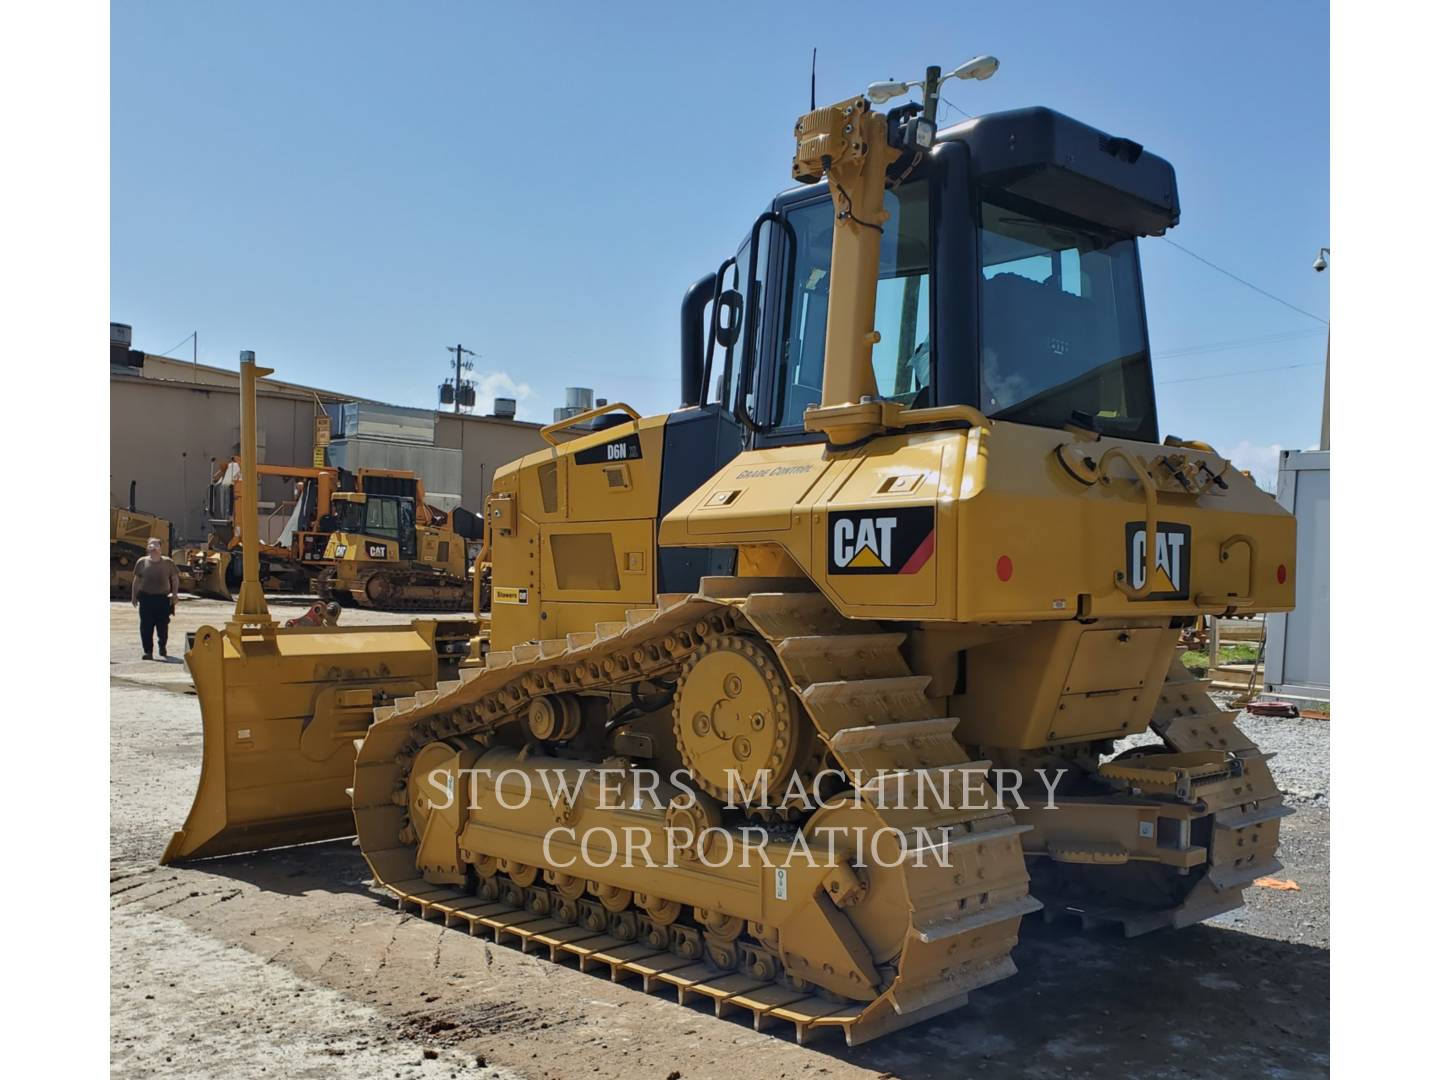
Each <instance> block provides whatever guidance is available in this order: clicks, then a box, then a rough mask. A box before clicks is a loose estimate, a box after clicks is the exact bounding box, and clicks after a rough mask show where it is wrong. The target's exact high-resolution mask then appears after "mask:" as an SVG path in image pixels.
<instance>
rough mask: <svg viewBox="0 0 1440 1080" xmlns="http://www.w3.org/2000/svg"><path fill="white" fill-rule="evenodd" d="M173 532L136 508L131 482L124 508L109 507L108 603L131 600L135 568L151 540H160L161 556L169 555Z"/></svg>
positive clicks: (156, 517)
mask: <svg viewBox="0 0 1440 1080" xmlns="http://www.w3.org/2000/svg"><path fill="white" fill-rule="evenodd" d="M174 532H175V528H174V526H173V525H171V524H170V522H169V521H168V520H166V519H165V518H162V517H160V516H159V515H157V514H150V513H146V512H145V511H144V510H137V509H136V508H135V482H134V481H133V480H132V481H131V482H130V498H129V500H128V502H127V504H126V505H125V506H123V507H120V506H112V507H110V599H112V600H121V599H124V600H128V599H129V598H130V585H131V582H132V581H134V579H135V564H136V563H137V562H139V561H140V559H141V558H142V557H144V555H145V548H146V545H147V544H149V543H150V539H151V537H154V538H155V539H157V540H159V541H160V542H161V544H162V545H163V551H164V553H165V554H166V555H169V554H170V545H171V541H172V539H173V536H174ZM182 584H183V583H182Z"/></svg>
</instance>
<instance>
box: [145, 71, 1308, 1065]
mask: <svg viewBox="0 0 1440 1080" xmlns="http://www.w3.org/2000/svg"><path fill="white" fill-rule="evenodd" d="M994 68H995V61H993V59H990V58H986V57H981V58H977V59H976V60H974V61H971V62H969V63H968V64H966V65H963V66H962V67H960V68H958V69H955V70H954V71H952V72H950V73H948V74H945V73H942V71H941V69H940V68H931V69H929V70H928V71H927V72H926V74H925V77H924V78H923V79H921V80H918V81H917V82H916V83H914V84H910V83H881V84H875V85H873V86H871V88H870V89H869V91H868V93H867V94H866V95H859V96H856V97H853V98H848V99H846V100H844V101H840V102H838V103H836V104H834V105H831V106H826V107H822V108H815V109H812V111H810V112H809V113H807V114H806V115H804V116H802V117H800V119H799V120H798V121H797V122H796V124H795V137H796V153H795V159H794V163H793V175H794V177H795V179H797V180H798V181H800V186H798V187H795V188H792V189H791V190H789V191H786V192H784V193H783V194H781V195H779V196H777V197H776V198H775V199H774V200H773V201H772V202H771V204H770V206H769V207H768V208H767V209H766V210H765V212H764V213H763V214H761V215H760V217H759V218H758V219H757V220H756V222H755V224H754V226H753V227H752V228H751V230H750V231H749V234H748V237H747V239H746V240H745V242H744V244H742V246H741V247H740V249H739V251H738V252H737V253H736V254H735V255H734V256H733V257H731V258H727V259H725V260H724V262H723V263H722V264H721V265H720V267H719V268H718V269H717V271H716V272H715V273H714V274H711V275H707V276H706V277H704V278H702V279H701V280H700V281H699V282H697V283H696V284H695V285H694V286H693V287H692V288H691V290H690V292H689V293H688V294H687V296H686V299H685V302H684V304H683V305H682V326H683V329H684V336H683V347H682V354H681V357H682V372H681V373H682V394H683V399H684V400H683V402H682V407H681V408H679V409H678V410H677V411H675V412H672V413H670V414H668V415H662V416H655V417H641V416H639V415H638V414H636V413H635V412H634V411H633V410H631V409H629V408H628V407H625V406H613V407H607V409H606V410H604V412H603V415H602V416H597V417H595V418H593V419H597V420H600V421H601V423H600V424H599V425H598V430H594V431H592V432H590V433H588V434H585V435H582V436H580V437H578V438H574V439H572V440H570V441H567V442H564V443H557V444H556V445H553V446H552V447H551V448H549V449H546V450H543V451H541V452H538V453H534V454H531V455H529V456H527V457H525V458H522V459H521V460H519V461H517V462H514V463H512V464H510V465H508V466H506V467H505V468H503V469H501V470H499V471H498V472H497V474H496V477H495V480H494V485H493V491H492V494H491V495H490V497H489V499H488V501H487V503H486V526H487V532H488V535H489V548H490V569H491V575H492V581H491V600H492V604H491V610H490V612H489V615H488V618H482V619H481V620H480V623H479V626H480V630H479V632H478V633H477V635H476V636H475V638H474V639H473V640H472V641H471V643H470V651H469V655H468V657H467V658H466V660H465V661H464V663H463V664H462V665H461V666H460V669H459V672H458V676H459V677H458V678H454V679H447V678H443V677H442V676H441V675H440V674H439V669H438V665H437V662H436V659H435V651H434V649H433V647H432V643H431V641H432V635H433V624H431V623H427V622H422V621H417V622H416V623H414V624H412V625H410V626H406V627H393V628H371V627H365V628H303V629H294V630H287V629H283V628H277V627H276V626H275V624H274V622H273V621H272V620H271V619H270V618H269V615H268V613H267V612H266V610H265V607H264V600H263V596H261V595H260V594H259V592H258V588H255V587H252V582H253V579H254V574H253V572H252V567H253V562H247V565H246V584H245V586H244V589H243V590H242V593H241V596H240V599H239V601H238V602H237V605H236V613H235V616H234V619H233V620H232V621H231V622H230V623H229V624H228V625H227V626H226V627H224V628H205V629H202V630H201V631H200V633H199V635H198V637H197V639H196V643H195V648H194V649H193V650H192V651H191V652H190V653H189V654H188V656H187V662H188V663H189V664H190V668H191V671H192V673H193V675H194V679H195V684H196V688H197V691H198V693H199V696H200V701H201V708H202V718H203V725H204V766H203V770H202V776H201V784H200V790H199V792H198V793H197V796H196V801H195V805H194V808H193V809H192V811H191V813H190V817H189V819H188V820H187V821H186V823H185V826H184V828H183V829H182V830H181V831H179V832H177V833H176V834H175V836H174V838H173V840H172V841H171V843H170V846H169V848H168V849H167V851H166V853H165V856H164V858H165V860H166V861H171V860H175V859H183V858H193V857H200V856H207V855H217V854H223V853H226V852H231V851H241V850H247V849H253V848H259V847H264V846H267V845H271V844H282V843H299V842H302V841H307V840H315V839H321V838H325V837H329V836H338V835H342V834H346V833H349V832H351V831H353V832H355V833H356V834H357V835H358V840H359V845H360V848H361V851H362V852H363V854H364V856H365V858H366V859H367V861H368V863H369V866H370V868H371V871H372V872H373V875H374V879H375V882H376V883H377V885H378V886H380V887H382V888H383V889H385V890H387V891H388V892H389V893H391V894H393V895H394V896H395V897H397V898H398V899H399V901H400V904H401V906H402V907H405V908H411V909H413V910H415V911H417V912H418V913H420V914H421V915H422V916H423V917H426V918H432V919H439V920H443V922H444V923H445V924H446V925H447V926H458V927H461V928H465V929H468V930H469V931H470V932H471V933H484V934H487V935H492V934H493V935H494V937H495V938H496V939H498V940H510V941H514V942H516V943H518V944H520V945H522V946H523V947H524V948H526V949H530V950H537V951H540V952H541V953H543V954H545V955H547V956H549V957H550V958H551V959H554V960H562V959H575V960H576V961H577V962H578V964H579V965H580V967H581V968H582V969H596V970H599V971H601V972H604V973H606V974H609V975H610V976H611V977H613V978H615V979H634V980H636V983H637V985H638V986H640V987H642V988H644V989H646V990H652V989H665V988H673V989H674V990H675V991H676V993H677V995H678V996H679V998H680V1000H681V1001H682V1002H683V1001H686V1000H691V999H698V1000H709V1001H713V1002H714V1006H715V1009H716V1011H717V1013H720V1014H722V1015H725V1014H733V1015H736V1016H739V1017H743V1018H746V1019H750V1020H753V1022H754V1024H755V1025H756V1027H757V1028H763V1027H768V1026H771V1025H776V1024H782V1025H793V1029H794V1031H795V1033H796V1037H797V1038H798V1039H800V1040H801V1041H804V1040H806V1039H808V1038H810V1037H811V1036H813V1035H817V1034H819V1033H822V1032H825V1031H838V1032H843V1034H844V1036H845V1038H846V1039H847V1040H848V1041H849V1042H850V1043H851V1044H856V1043H860V1042H863V1041H865V1040H868V1039H873V1038H876V1037H878V1036H881V1035H884V1034H885V1033H887V1032H890V1031H894V1030H896V1029H898V1028H901V1027H904V1026H907V1025H910V1024H914V1023H917V1022H919V1021H922V1020H926V1019H928V1018H931V1017H934V1016H937V1015H939V1014H942V1013H945V1012H947V1011H949V1010H951V1009H954V1008H956V1007H958V1006H960V1005H963V1004H964V1003H965V1001H966V1000H967V997H968V995H970V994H971V993H973V992H975V991H977V990H979V989H980V988H982V987H984V986H986V985H987V984H989V983H992V982H994V981H996V980H998V979H1002V978H1004V977H1006V976H1008V975H1010V974H1012V973H1013V972H1014V971H1015V966H1014V963H1013V961H1012V959H1011V951H1012V949H1013V947H1014V946H1015V944H1016V940H1017V935H1018V934H1019V933H1020V929H1021V922H1022V919H1023V917H1024V916H1025V915H1026V914H1028V913H1030V912H1033V911H1037V910H1039V909H1041V908H1042V907H1044V908H1046V909H1048V910H1049V911H1050V912H1052V913H1055V914H1066V913H1068V914H1070V915H1073V916H1075V917H1078V918H1079V919H1081V920H1083V921H1084V922H1085V923H1087V924H1106V923H1112V924H1117V925H1119V926H1121V927H1122V928H1123V929H1124V930H1125V932H1126V933H1130V934H1134V933H1141V932H1144V931H1147V930H1151V929H1156V928H1162V927H1178V926H1184V925H1186V924H1189V923H1193V922H1196V921H1198V920H1201V919H1204V918H1207V917H1209V916H1211V915H1214V914H1216V913H1219V912H1222V911H1225V910H1227V909H1229V908H1233V907H1235V906H1237V905H1239V904H1240V903H1241V902H1242V898H1241V892H1242V890H1243V889H1244V888H1245V886H1246V885H1248V884H1249V883H1250V882H1252V881H1253V880H1254V879H1255V878H1257V877H1258V876H1261V875H1265V874H1271V873H1273V872H1274V871H1275V870H1276V869H1278V867H1279V863H1278V862H1277V860H1276V850H1277V845H1278V839H1279V824H1280V819H1281V818H1282V817H1283V816H1284V815H1285V814H1286V813H1287V812H1288V811H1287V809H1286V808H1285V807H1284V806H1283V804H1282V801H1281V796H1280V793H1279V791H1278V789H1277V788H1276V785H1275V783H1274V781H1273V779H1272V777H1271V774H1270V770H1269V768H1268V766H1267V764H1266V757H1265V755H1264V754H1263V753H1261V751H1260V750H1259V749H1258V748H1257V747H1256V746H1255V744H1254V743H1253V742H1251V740H1250V739H1249V738H1248V737H1247V736H1246V735H1245V734H1244V733H1243V732H1242V731H1241V730H1240V729H1239V728H1238V727H1237V726H1236V723H1235V721H1236V715H1237V714H1235V713H1233V712H1228V711H1225V710H1222V709H1219V708H1217V707H1216V705H1215V704H1214V703H1213V702H1212V700H1211V698H1210V697H1209V695H1208V694H1207V692H1206V684H1205V683H1204V682H1203V681H1199V680H1196V679H1194V678H1193V677H1192V676H1191V675H1190V674H1189V673H1188V672H1187V671H1186V670H1185V669H1184V668H1183V667H1182V666H1180V665H1179V664H1178V662H1177V654H1176V652H1175V644H1176V640H1177V638H1178V636H1179V634H1180V632H1181V630H1183V629H1184V628H1185V627H1187V626H1189V625H1190V624H1191V623H1193V621H1194V619H1195V618H1196V616H1197V615H1200V614H1206V613H1209V614H1226V613H1232V612H1260V611H1284V610H1289V609H1290V608H1292V607H1293V604H1294V559H1295V525H1294V521H1293V519H1292V518H1291V517H1290V516H1289V515H1288V514H1286V513H1285V512H1284V511H1283V510H1282V509H1281V508H1280V507H1279V506H1278V505H1277V504H1276V502H1275V500H1274V499H1272V498H1271V497H1270V496H1268V495H1266V494H1265V493H1264V492H1262V491H1260V490H1259V489H1258V488H1257V487H1256V485H1255V484H1254V483H1252V482H1251V481H1250V479H1249V478H1248V477H1246V476H1244V475H1243V474H1242V473H1240V472H1239V471H1238V470H1236V469H1235V468H1233V467H1232V466H1231V464H1230V463H1229V462H1228V461H1226V460H1225V459H1224V458H1223V457H1222V456H1221V455H1219V454H1217V453H1216V452H1215V451H1214V450H1213V449H1212V448H1211V447H1209V446H1208V445H1206V444H1204V443H1202V442H1198V441H1194V440H1190V439H1181V438H1174V437H1169V438H1165V439H1163V440H1162V439H1161V437H1160V435H1159V427H1158V419H1157V416H1156V408H1155V397H1154V389H1153V378H1152V373H1151V362H1150V352H1149V344H1148V340H1147V333H1146V325H1145V310H1144V303H1143V293H1142V289H1141V279H1140V271H1139V261H1138V250H1137V240H1138V238H1140V237H1145V236H1158V235H1161V234H1163V233H1165V232H1166V231H1167V230H1169V229H1170V228H1172V227H1174V226H1175V225H1176V224H1177V223H1178V220H1179V203H1178V198H1177V194H1176V184H1175V174H1174V171H1173V169H1172V168H1171V166H1170V165H1169V164H1168V163H1167V162H1165V161H1164V160H1163V159H1161V158H1160V157H1157V156H1156V155H1154V154H1152V153H1150V152H1148V151H1146V150H1145V149H1143V148H1142V147H1141V146H1140V145H1139V144H1138V143H1136V142H1134V141H1132V140H1130V139H1127V138H1122V137H1117V136H1114V135H1111V134H1107V133H1105V132H1103V131H1100V130H1097V129H1095V128H1092V127H1088V126H1086V125H1084V124H1082V123H1080V122H1078V121H1076V120H1073V119H1070V118H1068V117H1066V116H1063V115H1061V114H1059V113H1056V112H1053V111H1051V110H1048V109H1043V108H1030V109H1020V110H1015V111H1009V112H1001V113H994V114H989V115H983V116H979V117H976V118H974V119H971V120H969V121H967V122H965V123H963V124H960V125H958V126H955V127H951V128H949V129H946V130H944V131H937V129H936V124H935V105H936V103H937V101H938V100H939V91H940V86H941V83H942V82H943V81H944V80H945V79H947V78H983V77H987V76H988V75H989V74H990V73H991V72H993V70H994ZM913 89H919V90H920V91H921V93H922V101H921V102H920V103H911V102H906V103H905V104H902V105H900V106H899V107H898V108H893V109H890V110H889V111H888V112H887V113H882V112H880V111H878V110H877V109H876V108H875V105H876V104H878V103H880V102H882V101H884V100H888V99H890V98H894V97H899V96H905V95H907V93H908V92H909V91H911V90H913ZM707 309H708V312H709V315H708V317H707V315H706V312H707ZM242 370H243V371H244V373H245V380H246V387H247V399H246V400H251V401H253V397H249V396H248V395H251V394H253V385H254V377H255V375H257V374H264V372H263V371H260V370H257V369H255V367H254V365H253V362H250V363H247V364H245V365H243V367H242ZM597 412H599V411H598V410H597ZM244 426H248V425H244ZM551 434H552V435H553V432H552V433H551ZM246 437H247V440H248V442H247V451H246V452H247V454H252V455H253V443H254V440H253V437H252V434H251V433H250V432H248V431H247V433H246ZM248 558H249V553H248V552H247V559H248ZM479 614H480V613H478V612H477V615H479ZM352 740H353V741H352ZM797 852H798V854H797Z"/></svg>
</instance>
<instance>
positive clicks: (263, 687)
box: [160, 620, 437, 863]
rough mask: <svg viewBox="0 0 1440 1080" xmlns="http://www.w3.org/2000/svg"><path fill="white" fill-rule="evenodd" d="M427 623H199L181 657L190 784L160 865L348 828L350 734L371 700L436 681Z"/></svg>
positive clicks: (364, 724) (374, 703)
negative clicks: (244, 627) (195, 730)
mask: <svg viewBox="0 0 1440 1080" xmlns="http://www.w3.org/2000/svg"><path fill="white" fill-rule="evenodd" d="M233 625H234V624H232V627H233ZM435 630H436V624H435V623H434V622H433V621H429V620H417V621H416V622H415V623H413V624H407V625H404V626H390V627H373V626H357V627H338V626H330V627H294V628H275V629H273V630H272V631H270V632H269V633H253V634H252V633H250V632H248V631H247V632H246V633H244V634H243V635H241V634H238V633H237V632H236V631H235V630H233V629H231V630H218V629H216V628H214V627H211V626H204V627H201V628H200V630H199V631H198V632H197V633H196V635H195V643H194V646H193V647H192V648H191V649H190V651H189V652H187V653H186V655H185V662H186V664H187V665H188V666H189V668H190V674H191V677H192V678H193V679H194V682H195V690H196V693H197V694H198V695H199V698H200V719H201V727H202V735H203V754H202V757H201V764H200V783H199V787H198V788H197V790H196V792H195V801H194V805H193V806H191V808H190V813H189V816H188V817H187V818H186V819H185V826H184V828H182V829H180V831H178V832H177V833H175V835H174V836H173V837H172V838H171V840H170V843H169V845H168V846H167V847H166V849H165V854H164V856H163V857H162V858H161V860H160V861H161V862H162V863H171V862H174V861H176V860H179V859H195V858H206V857H209V856H214V855H230V854H235V853H237V852H241V851H256V850H260V849H264V848H272V847H282V846H286V845H290V844H301V843H308V842H311V841H316V840H329V839H333V838H335V837H341V836H349V835H352V834H353V833H354V832H355V824H354V817H353V815H352V813H351V810H350V797H349V794H348V792H347V789H348V788H349V787H350V785H351V783H352V781H353V776H354V769H355V740H357V739H359V738H360V737H361V736H362V735H364V734H365V732H366V730H367V729H368V728H369V726H370V723H371V720H372V718H373V711H374V709H375V708H376V707H378V706H382V705H386V704H389V703H392V702H394V701H395V700H397V699H399V698H405V697H410V696H413V695H415V694H417V693H419V692H421V691H423V690H433V689H434V688H435V684H436V678H437V658H436V651H435Z"/></svg>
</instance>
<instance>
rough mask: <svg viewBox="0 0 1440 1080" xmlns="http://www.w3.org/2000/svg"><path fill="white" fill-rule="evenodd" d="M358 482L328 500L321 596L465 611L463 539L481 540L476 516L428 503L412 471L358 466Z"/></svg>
mask: <svg viewBox="0 0 1440 1080" xmlns="http://www.w3.org/2000/svg"><path fill="white" fill-rule="evenodd" d="M358 486H359V488H360V490H358V491H354V492H348V491H347V492H341V493H339V494H337V495H335V496H334V498H333V501H332V504H331V505H332V508H333V519H334V520H333V523H332V524H333V526H334V531H333V532H332V533H331V534H330V535H329V537H328V538H327V542H326V547H325V562H326V564H327V565H326V568H325V569H324V570H323V571H322V572H321V573H320V575H319V578H318V579H317V581H316V591H317V592H318V593H319V595H320V598H321V599H322V600H328V599H332V598H333V599H334V600H336V601H337V602H338V603H340V604H341V605H342V606H358V607H366V608H375V609H378V610H380V611H463V610H467V609H468V608H470V606H471V602H472V596H473V593H474V585H473V583H472V581H471V577H470V575H471V573H472V567H471V563H470V559H469V556H468V550H469V549H468V542H469V541H472V540H473V541H479V540H480V539H481V537H482V534H483V527H482V525H481V522H480V520H479V519H478V518H477V517H476V516H475V515H474V514H472V513H470V512H469V511H468V510H466V509H464V508H463V507H459V506H457V507H455V508H454V509H453V510H450V511H444V510H439V509H437V508H436V507H433V506H429V505H427V504H426V502H425V486H424V483H423V482H422V481H421V480H420V478H419V477H417V476H415V475H413V474H411V473H403V474H402V473H378V472H374V471H371V472H364V471H362V472H361V473H360V475H359V485H358Z"/></svg>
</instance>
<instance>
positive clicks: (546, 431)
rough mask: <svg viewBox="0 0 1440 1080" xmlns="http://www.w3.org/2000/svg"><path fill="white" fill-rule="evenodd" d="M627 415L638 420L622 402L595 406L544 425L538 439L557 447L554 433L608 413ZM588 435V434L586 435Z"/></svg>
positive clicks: (557, 442) (636, 414)
mask: <svg viewBox="0 0 1440 1080" xmlns="http://www.w3.org/2000/svg"><path fill="white" fill-rule="evenodd" d="M617 411H618V412H623V413H629V414H630V419H631V420H637V421H638V420H639V419H640V414H639V413H638V412H636V411H635V410H634V409H632V408H631V407H630V406H629V405H626V404H625V403H624V402H623V401H617V402H616V403H615V404H613V405H596V406H595V408H593V409H587V410H585V411H584V412H582V413H579V414H578V415H576V416H570V417H566V418H565V419H564V420H557V421H555V423H553V424H546V425H545V426H544V427H542V428H541V429H540V437H541V438H542V439H544V440H545V441H546V442H548V443H549V444H550V445H551V446H559V445H560V440H559V439H556V438H553V436H554V434H555V432H557V431H564V430H565V429H566V428H569V427H574V426H575V425H576V424H580V423H584V422H585V421H586V420H593V419H595V417H597V416H604V415H605V414H606V413H610V412H617ZM587 434H588V433H587Z"/></svg>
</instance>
